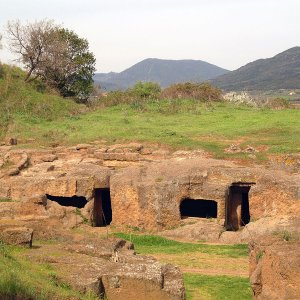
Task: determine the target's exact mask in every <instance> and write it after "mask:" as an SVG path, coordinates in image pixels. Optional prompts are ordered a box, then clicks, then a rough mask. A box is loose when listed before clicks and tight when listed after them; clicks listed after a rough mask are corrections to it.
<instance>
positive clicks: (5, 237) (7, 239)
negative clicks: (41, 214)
mask: <svg viewBox="0 0 300 300" xmlns="http://www.w3.org/2000/svg"><path fill="white" fill-rule="evenodd" d="M32 236H33V230H32V229H30V228H26V227H12V228H3V226H2V227H1V226H0V241H1V242H3V243H6V244H9V245H18V246H25V247H31V246H32Z"/></svg>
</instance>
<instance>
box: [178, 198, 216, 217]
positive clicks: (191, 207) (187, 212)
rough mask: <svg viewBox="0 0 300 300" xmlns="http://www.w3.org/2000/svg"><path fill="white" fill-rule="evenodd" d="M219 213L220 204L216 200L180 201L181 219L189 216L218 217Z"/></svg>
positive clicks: (187, 199)
mask: <svg viewBox="0 0 300 300" xmlns="http://www.w3.org/2000/svg"><path fill="white" fill-rule="evenodd" d="M217 215H218V204H217V202H216V201H214V200H203V199H189V198H186V199H183V200H182V202H181V203H180V216H181V219H184V218H187V217H197V218H216V217H217Z"/></svg>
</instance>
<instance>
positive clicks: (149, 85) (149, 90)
mask: <svg viewBox="0 0 300 300" xmlns="http://www.w3.org/2000/svg"><path fill="white" fill-rule="evenodd" d="M160 93H161V88H160V86H159V85H158V84H157V83H154V82H141V81H139V82H137V83H136V84H135V85H134V86H133V87H132V88H129V89H127V90H125V91H112V92H109V93H107V94H105V95H102V96H100V97H99V99H98V102H97V103H94V105H95V106H102V107H109V106H114V105H118V104H130V105H132V106H133V107H135V108H136V107H138V108H140V107H141V106H143V104H144V102H145V101H146V100H151V99H159V97H160Z"/></svg>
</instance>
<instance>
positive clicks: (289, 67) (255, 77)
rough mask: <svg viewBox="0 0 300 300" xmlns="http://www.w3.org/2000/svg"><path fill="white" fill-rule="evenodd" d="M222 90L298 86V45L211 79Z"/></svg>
mask: <svg viewBox="0 0 300 300" xmlns="http://www.w3.org/2000/svg"><path fill="white" fill-rule="evenodd" d="M211 83H212V84H213V85H216V86H217V87H219V88H221V89H224V90H227V91H229V90H234V91H240V90H248V91H251V90H278V89H297V88H300V47H299V46H296V47H292V48H290V49H287V50H285V51H283V52H280V53H278V54H276V55H275V56H273V57H270V58H265V59H258V60H255V61H252V62H250V63H248V64H246V65H244V66H242V67H240V68H238V69H237V70H235V71H232V72H229V73H227V74H224V75H221V76H219V77H217V78H214V79H212V80H211Z"/></svg>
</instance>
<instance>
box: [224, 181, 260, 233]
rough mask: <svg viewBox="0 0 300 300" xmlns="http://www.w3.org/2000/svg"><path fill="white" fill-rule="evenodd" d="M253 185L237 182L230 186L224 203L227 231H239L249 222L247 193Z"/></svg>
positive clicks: (251, 183)
mask: <svg viewBox="0 0 300 300" xmlns="http://www.w3.org/2000/svg"><path fill="white" fill-rule="evenodd" d="M253 184H255V183H253V182H250V183H243V182H238V183H233V184H232V185H231V186H230V188H229V195H228V198H227V201H226V224H225V226H226V228H227V230H234V231H236V230H239V228H240V227H242V226H245V225H247V224H248V223H249V222H250V209H249V191H250V188H251V186H252V185H253Z"/></svg>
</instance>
